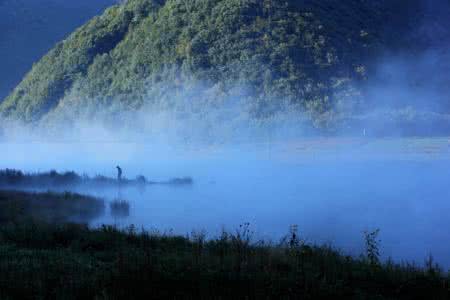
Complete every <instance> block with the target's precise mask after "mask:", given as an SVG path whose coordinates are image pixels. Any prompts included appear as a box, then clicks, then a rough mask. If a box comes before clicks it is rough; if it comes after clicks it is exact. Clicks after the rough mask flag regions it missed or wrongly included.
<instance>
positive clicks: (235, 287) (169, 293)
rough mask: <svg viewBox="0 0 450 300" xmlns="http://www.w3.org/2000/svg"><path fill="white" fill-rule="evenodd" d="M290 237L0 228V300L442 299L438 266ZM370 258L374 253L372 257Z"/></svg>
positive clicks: (445, 293)
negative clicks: (278, 239) (358, 255)
mask: <svg viewBox="0 0 450 300" xmlns="http://www.w3.org/2000/svg"><path fill="white" fill-rule="evenodd" d="M297 241H299V239H298V235H297V234H296V236H293V235H292V231H291V233H290V234H289V235H288V236H287V237H286V238H285V239H284V240H283V241H281V242H280V243H278V244H274V243H267V242H264V241H254V240H253V239H252V236H251V231H250V227H249V224H245V225H243V226H241V227H240V228H239V229H238V230H237V231H236V232H234V233H233V232H223V233H222V234H221V235H219V236H218V237H216V238H212V239H206V238H205V234H204V233H202V232H196V233H193V234H191V235H189V236H187V237H181V236H170V235H165V234H159V233H156V232H148V231H138V230H136V228H134V227H130V228H128V229H125V230H119V229H117V228H115V227H111V226H102V227H100V228H97V229H90V228H88V227H87V226H85V225H75V224H63V225H55V224H53V225H50V224H47V223H36V222H24V223H20V224H9V225H3V226H2V227H1V228H0V298H1V299H4V298H5V299H6V298H7V299H137V298H143V299H144V298H146V299H149V298H151V299H156V298H171V299H175V298H190V299H213V298H215V299H224V298H230V299H244V298H245V299H255V298H262V299H267V298H276V299H279V298H284V299H338V298H342V299H448V297H449V296H450V294H449V290H448V287H449V279H448V278H445V277H444V275H443V274H442V273H439V272H436V269H435V266H434V264H433V263H432V262H431V263H430V266H429V267H427V268H424V269H421V268H418V267H415V266H413V265H404V264H403V265H400V264H394V263H393V262H391V261H388V262H386V263H382V262H378V263H377V264H373V263H372V261H371V259H370V258H369V257H367V256H364V257H361V258H353V257H350V256H346V255H343V254H342V253H340V252H339V251H338V250H336V249H333V248H331V247H330V246H316V245H309V244H306V243H303V242H297ZM369 255H370V254H369Z"/></svg>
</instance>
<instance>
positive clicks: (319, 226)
mask: <svg viewBox="0 0 450 300" xmlns="http://www.w3.org/2000/svg"><path fill="white" fill-rule="evenodd" d="M1 146H2V149H3V150H2V160H1V161H0V163H1V165H0V167H1V168H7V167H8V168H17V169H22V170H24V171H27V172H37V171H48V170H50V169H56V170H58V171H65V170H74V171H76V172H78V173H80V174H83V173H86V174H88V175H91V176H93V175H96V174H103V175H107V176H111V177H114V176H116V173H115V172H116V170H115V166H116V165H120V166H121V167H122V169H123V170H124V176H125V177H127V178H135V177H136V176H137V175H141V174H142V175H144V176H146V178H147V179H149V180H165V179H170V178H173V177H183V176H190V177H192V178H193V180H194V184H193V185H191V186H163V185H161V186H158V185H155V186H148V187H145V188H136V187H132V188H131V187H130V188H119V187H117V188H112V189H103V190H77V191H78V192H82V193H87V194H91V195H95V196H99V197H102V198H104V199H105V201H106V203H107V207H108V209H107V211H106V213H105V215H103V216H102V217H100V218H98V219H96V220H93V221H92V224H91V225H92V226H97V225H99V224H104V223H108V224H117V225H119V226H128V225H130V224H134V225H135V226H136V227H138V228H140V227H144V228H146V229H157V230H159V231H163V232H164V231H166V232H173V233H176V234H188V233H191V232H192V231H193V230H195V231H202V230H205V231H206V232H207V233H208V234H209V235H211V236H215V235H218V234H219V233H220V231H221V230H222V228H225V229H226V230H235V229H236V228H238V226H239V225H240V224H242V223H246V222H248V223H250V224H251V225H250V226H251V229H252V230H253V231H254V232H255V233H254V235H255V239H259V238H263V239H267V240H272V241H278V240H279V239H280V238H281V237H282V236H283V235H285V234H287V233H288V231H289V227H290V226H291V225H294V224H295V225H298V228H299V233H300V235H301V236H302V237H303V238H304V239H306V240H307V241H309V242H312V243H331V244H332V245H334V246H336V247H339V248H341V249H342V250H343V252H345V253H349V254H354V255H358V254H360V253H362V251H363V250H364V240H363V232H364V230H374V229H377V228H379V229H380V230H381V231H380V239H381V252H382V255H383V257H384V258H387V257H392V258H393V259H394V260H396V261H402V260H404V261H415V262H417V263H418V264H422V263H423V261H424V259H425V258H426V257H427V256H428V255H429V254H432V255H433V256H434V258H435V260H436V261H437V262H439V263H440V264H441V265H442V266H444V267H445V268H446V269H448V268H450V147H449V140H448V138H441V139H413V138H411V139H376V140H375V139H374V140H370V139H325V138H321V139H305V140H297V141H291V142H283V143H240V144H239V143H238V144H234V145H232V146H230V145H221V146H217V145H216V146H211V145H203V146H196V147H193V146H187V145H184V146H176V147H175V146H173V147H168V146H164V147H163V146H154V145H152V144H150V143H148V144H136V143H113V142H104V143H62V142H61V143H8V144H2V145H1ZM111 203H115V204H111Z"/></svg>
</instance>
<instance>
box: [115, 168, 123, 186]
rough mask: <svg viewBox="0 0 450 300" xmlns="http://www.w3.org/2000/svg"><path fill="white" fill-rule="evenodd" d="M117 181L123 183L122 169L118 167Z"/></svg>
mask: <svg viewBox="0 0 450 300" xmlns="http://www.w3.org/2000/svg"><path fill="white" fill-rule="evenodd" d="M116 168H117V181H119V182H121V181H122V169H121V168H120V167H119V166H117V167H116Z"/></svg>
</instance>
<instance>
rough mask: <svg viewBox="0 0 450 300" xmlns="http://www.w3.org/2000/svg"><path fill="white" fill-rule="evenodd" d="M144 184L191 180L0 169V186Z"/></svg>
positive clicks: (187, 182)
mask: <svg viewBox="0 0 450 300" xmlns="http://www.w3.org/2000/svg"><path fill="white" fill-rule="evenodd" d="M118 184H120V186H146V185H155V184H160V185H174V186H180V185H191V184H193V180H192V178H191V177H181V178H173V179H170V180H167V181H148V180H147V179H146V178H145V177H144V176H142V175H140V176H138V177H136V179H126V178H123V177H122V178H121V180H120V181H119V180H117V179H114V178H110V177H106V176H103V175H97V176H95V177H89V176H87V175H83V176H81V175H78V174H77V173H75V172H73V171H71V172H64V173H58V172H56V171H54V170H52V171H50V172H43V173H29V174H26V173H23V172H22V171H20V170H13V169H5V170H0V188H11V187H21V188H65V187H71V186H95V187H108V186H117V185H118Z"/></svg>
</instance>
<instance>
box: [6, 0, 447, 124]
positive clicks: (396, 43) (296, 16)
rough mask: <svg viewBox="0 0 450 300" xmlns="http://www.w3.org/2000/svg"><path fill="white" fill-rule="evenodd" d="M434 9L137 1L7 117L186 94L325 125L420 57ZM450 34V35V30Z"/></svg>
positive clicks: (84, 41) (42, 76)
mask: <svg viewBox="0 0 450 300" xmlns="http://www.w3.org/2000/svg"><path fill="white" fill-rule="evenodd" d="M424 3H425V2H424V1H420V0H411V1H407V3H406V2H405V1H403V0H377V1H375V0H371V1H365V0H346V1H340V0H321V1H313V0H303V1H298V0H289V1H286V0H264V1H255V0H198V1H182V0H167V1H164V0H129V1H126V2H124V3H122V4H121V5H116V6H113V7H111V8H109V9H107V10H106V11H105V13H104V14H103V15H102V16H100V17H95V18H93V19H92V20H91V21H89V22H88V23H86V24H85V25H84V26H82V27H81V28H79V29H78V30H77V31H75V32H74V33H73V34H71V35H70V36H69V37H68V38H67V39H66V40H64V41H62V42H60V43H59V44H57V46H56V47H55V48H53V49H52V50H51V51H50V52H49V53H48V54H47V55H46V56H44V57H43V58H42V59H41V60H40V61H39V62H38V63H36V64H35V65H34V66H33V68H32V70H31V71H30V72H29V73H28V75H27V76H26V77H25V79H24V80H23V81H22V82H21V83H20V84H19V85H18V86H17V87H16V89H15V90H14V92H12V93H11V94H10V95H9V96H8V97H7V98H6V99H5V101H4V102H3V103H2V104H1V105H0V113H1V114H2V115H3V116H4V117H7V118H14V119H20V120H23V121H25V122H33V121H39V120H42V119H43V118H45V119H48V118H58V117H63V118H66V117H67V116H73V115H76V116H77V117H78V116H80V115H95V114H96V112H97V110H99V109H100V110H102V111H103V113H105V112H106V114H109V115H114V114H116V113H117V112H123V111H127V110H136V109H139V108H141V107H142V106H144V105H150V106H158V107H175V106H177V105H179V103H177V101H179V100H177V99H181V98H177V97H173V94H174V93H175V94H177V95H179V94H183V95H185V97H183V99H192V100H193V101H197V102H201V103H208V104H211V103H213V104H214V103H222V102H224V101H226V100H227V99H229V98H230V97H232V96H236V95H237V96H239V97H240V99H242V98H244V99H245V100H246V103H247V104H248V105H247V108H248V110H249V111H250V112H251V113H252V114H253V115H254V116H255V118H261V117H266V116H268V115H270V114H271V112H272V111H273V110H275V109H277V108H278V107H279V106H282V105H286V104H289V105H293V106H295V107H296V108H298V109H300V110H303V111H308V112H310V113H311V114H312V115H315V116H321V115H323V114H326V113H327V112H329V111H338V110H339V111H342V110H346V111H357V110H360V109H361V107H364V105H365V102H364V101H365V99H364V95H363V92H364V89H363V88H362V86H363V85H364V82H365V81H367V79H368V78H370V76H371V74H372V72H373V70H374V66H373V64H372V63H371V62H373V61H376V58H377V57H380V56H382V55H384V54H385V53H388V52H389V53H395V52H400V51H403V50H404V49H408V51H409V52H411V53H415V52H417V53H419V52H421V51H423V50H424V49H426V48H427V47H429V45H430V44H431V42H430V40H428V39H425V38H422V37H423V36H421V37H420V38H417V36H416V30H417V29H418V28H421V26H422V25H421V22H422V21H423V19H424V16H423V12H424V10H423V5H424ZM444 34H446V33H445V32H444Z"/></svg>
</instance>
